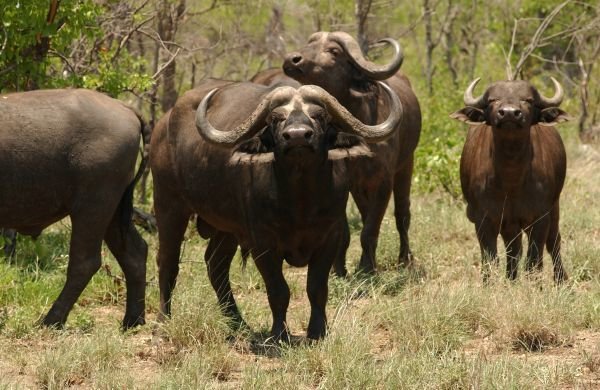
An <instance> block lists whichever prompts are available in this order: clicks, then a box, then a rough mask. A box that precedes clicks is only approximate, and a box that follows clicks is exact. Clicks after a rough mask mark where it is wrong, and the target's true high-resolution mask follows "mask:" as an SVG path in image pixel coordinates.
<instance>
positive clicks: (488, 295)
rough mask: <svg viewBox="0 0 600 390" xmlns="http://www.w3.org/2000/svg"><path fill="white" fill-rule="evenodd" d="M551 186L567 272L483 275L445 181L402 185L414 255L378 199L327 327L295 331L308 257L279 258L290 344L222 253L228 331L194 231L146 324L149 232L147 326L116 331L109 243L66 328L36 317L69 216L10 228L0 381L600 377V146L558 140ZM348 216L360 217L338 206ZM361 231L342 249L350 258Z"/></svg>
mask: <svg viewBox="0 0 600 390" xmlns="http://www.w3.org/2000/svg"><path fill="white" fill-rule="evenodd" d="M569 158H570V160H569V171H568V179H567V183H566V187H565V189H564V191H563V195H562V213H561V214H562V222H561V228H562V234H563V240H564V241H563V257H564V259H565V264H566V267H567V270H568V272H569V275H570V277H571V279H570V281H569V283H568V284H567V285H566V286H564V287H561V288H556V287H554V285H553V283H552V281H551V272H550V269H551V267H550V266H549V263H550V262H549V259H548V255H547V254H546V256H545V260H546V261H545V264H546V268H545V270H544V274H543V278H542V280H541V281H540V280H529V279H527V278H524V277H523V275H521V277H520V278H519V280H518V281H517V282H516V283H508V282H506V281H505V279H504V276H503V271H502V270H503V267H504V265H503V263H501V264H502V265H501V269H499V270H498V274H497V275H495V276H494V277H493V281H492V284H491V285H490V286H489V287H486V288H484V287H482V283H481V277H480V273H479V250H478V246H477V243H476V239H475V235H474V229H473V227H472V225H471V224H470V223H468V221H467V219H466V217H465V215H464V206H463V205H462V204H460V203H457V202H456V201H453V200H451V199H450V197H448V196H445V195H443V194H429V195H419V194H416V195H414V196H413V206H412V212H413V224H412V228H411V238H412V244H413V251H414V253H415V255H416V258H417V260H418V264H419V266H418V268H417V269H416V270H413V271H410V272H409V271H406V270H402V271H398V270H397V269H396V264H395V259H396V256H397V253H398V238H397V233H396V231H395V227H394V226H395V225H394V221H393V218H392V213H391V209H392V208H391V207H390V212H389V213H388V215H387V217H386V219H385V221H384V224H383V227H382V233H381V238H380V241H379V249H378V261H379V265H380V273H379V275H377V276H376V277H373V278H369V279H365V278H352V277H351V278H349V279H347V280H340V279H336V278H333V277H332V279H331V281H330V286H331V288H330V290H331V291H330V298H329V305H328V316H329V321H330V334H329V335H328V337H327V338H326V339H325V340H324V341H322V342H319V343H316V344H309V343H306V341H305V339H304V334H305V329H306V326H307V323H308V315H309V308H308V300H307V298H306V294H305V292H304V291H305V271H306V270H305V269H292V268H287V269H286V277H287V280H288V282H289V284H290V288H291V291H292V302H291V305H290V308H289V317H288V318H289V323H290V327H291V330H292V333H293V334H294V336H295V337H294V338H293V342H292V345H290V346H284V347H281V348H274V347H269V346H268V345H264V343H263V341H264V339H265V337H266V335H267V333H268V330H269V327H270V322H271V315H270V311H269V308H268V304H267V298H266V293H265V290H264V285H263V283H262V280H261V278H260V275H259V274H258V272H257V271H256V269H255V267H254V266H253V265H252V264H251V263H250V264H249V266H248V268H247V270H246V271H245V272H242V270H241V265H240V262H241V261H240V259H239V256H238V257H237V259H236V260H235V261H234V266H233V269H232V279H233V285H234V291H235V294H236V297H237V300H238V303H239V304H240V307H241V310H242V313H243V314H244V316H245V319H246V321H247V322H248V323H249V324H250V326H251V327H252V329H253V331H254V333H251V334H238V335H231V334H230V332H229V331H228V328H227V325H226V324H225V322H224V319H223V317H222V316H221V315H220V314H219V311H218V308H217V305H216V297H215V294H214V292H213V291H212V289H211V287H210V284H209V282H208V279H207V276H206V268H205V265H204V262H203V260H202V259H203V257H202V255H203V250H204V247H205V242H204V241H202V240H201V239H199V238H198V237H197V236H196V235H195V234H193V230H192V229H190V231H189V232H188V236H187V239H186V241H185V248H184V252H183V257H182V259H183V260H182V265H181V273H180V279H179V284H178V287H177V289H176V291H175V297H174V303H173V310H174V315H173V319H172V320H171V321H170V322H167V323H156V322H155V319H156V312H157V307H158V305H157V301H158V298H157V297H158V288H157V284H156V267H155V265H154V263H155V253H156V246H157V239H156V237H155V236H152V235H149V234H146V235H145V238H146V239H147V241H148V242H149V244H150V247H151V250H150V257H149V265H150V266H149V272H148V281H149V283H148V289H147V298H148V319H149V323H148V325H146V326H144V327H142V328H140V329H137V330H134V331H131V332H128V333H125V334H123V333H121V332H120V331H119V321H120V319H121V317H122V315H123V304H124V293H125V291H124V283H123V279H122V277H121V276H120V275H121V272H120V269H119V268H118V266H117V265H116V263H115V262H114V260H113V259H111V258H110V255H109V254H108V251H107V250H106V249H105V250H104V258H105V262H104V266H103V268H102V269H101V270H100V272H98V274H97V275H96V276H95V277H94V279H93V281H92V283H91V284H90V285H89V286H88V288H87V289H86V291H85V292H84V294H83V296H82V297H81V298H80V299H79V301H78V303H77V305H76V306H75V308H74V309H73V311H72V312H71V315H70V317H69V320H68V324H67V328H66V330H63V331H56V330H48V329H40V328H38V327H36V326H35V322H36V321H37V320H38V319H39V318H40V317H41V316H42V315H43V314H44V313H45V312H46V311H47V310H48V308H49V307H50V304H51V303H52V301H53V300H54V299H55V297H56V296H57V294H58V292H59V291H60V288H61V287H62V284H63V282H64V275H65V268H66V261H67V249H68V239H69V228H68V224H67V223H64V222H63V223H59V224H57V225H55V226H53V227H52V228H51V229H48V230H47V231H46V232H45V233H44V234H43V235H42V236H41V237H40V238H39V239H38V241H36V242H34V241H29V240H26V239H22V240H21V242H20V243H19V249H18V252H17V255H16V257H15V259H13V260H11V261H8V260H6V259H0V351H2V352H1V353H0V388H13V387H23V388H36V387H42V388H52V389H55V388H63V387H76V388H94V389H97V388H173V389H175V388H205V387H207V388H261V389H262V388H269V387H271V388H274V387H275V386H277V388H300V389H304V388H306V389H309V388H334V389H336V388H354V389H361V388H389V389H396V388H435V389H437V388H518V389H525V388H544V389H545V388H584V389H585V388H587V389H597V388H600V276H599V275H600V261H599V258H600V186H599V185H598V183H600V169H599V167H600V153H599V152H598V151H597V149H596V150H594V149H593V148H590V147H587V148H584V147H581V146H579V145H577V144H576V143H575V142H572V143H571V145H569ZM350 213H351V214H352V218H351V222H353V226H355V225H356V224H357V223H356V221H357V218H358V216H357V215H356V211H355V209H354V208H352V207H351V206H350ZM359 255H360V245H359V242H358V230H357V228H356V227H355V228H354V231H353V237H352V244H351V248H350V251H349V253H348V258H349V259H350V264H349V268H350V269H351V270H352V269H354V267H355V265H356V262H357V260H358V257H359Z"/></svg>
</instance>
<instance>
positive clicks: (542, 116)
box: [451, 81, 567, 282]
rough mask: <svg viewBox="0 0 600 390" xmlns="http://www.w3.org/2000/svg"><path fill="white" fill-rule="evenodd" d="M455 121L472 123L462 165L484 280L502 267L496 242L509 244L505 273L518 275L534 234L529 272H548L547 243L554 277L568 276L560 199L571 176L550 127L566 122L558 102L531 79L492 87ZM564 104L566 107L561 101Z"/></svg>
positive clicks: (527, 268) (529, 259) (507, 246)
mask: <svg viewBox="0 0 600 390" xmlns="http://www.w3.org/2000/svg"><path fill="white" fill-rule="evenodd" d="M467 95H468V94H465V101H467V102H469V103H471V104H476V105H478V107H473V106H467V107H465V108H463V109H462V110H460V111H457V112H456V113H454V114H452V115H451V117H453V118H455V119H458V120H461V121H464V122H468V123H471V124H472V126H471V127H470V128H469V132H468V134H467V139H466V142H465V146H464V148H463V152H462V156H461V163H460V180H461V185H462V191H463V194H464V196H465V199H466V201H467V216H468V218H469V220H470V221H471V222H473V223H474V224H475V228H476V232H477V238H478V240H479V244H480V247H481V254H482V261H483V267H482V270H483V275H484V280H487V278H488V277H489V264H490V262H493V263H497V262H498V257H497V247H496V245H497V244H496V240H497V237H498V234H500V235H501V236H502V239H503V240H504V243H505V245H506V252H507V268H506V274H507V277H508V278H510V279H515V278H516V277H517V265H518V260H519V258H520V257H521V252H522V244H521V235H522V231H524V232H525V233H526V234H527V236H528V249H527V262H526V265H525V269H526V270H527V271H532V270H534V269H541V268H542V255H543V248H544V246H546V248H547V249H548V252H549V253H550V254H551V256H552V261H553V263H554V279H555V280H556V281H557V282H561V281H563V280H565V279H566V278H567V275H566V273H565V271H564V269H563V265H562V261H561V257H560V232H559V227H558V221H559V196H560V192H561V190H562V187H563V183H564V180H565V172H566V155H565V148H564V146H563V143H562V140H561V138H560V135H559V134H558V132H557V131H556V129H555V128H554V127H553V126H552V124H554V123H558V122H562V121H564V120H566V114H565V113H564V112H563V111H562V110H560V109H559V108H558V105H556V106H553V107H548V106H546V105H545V104H543V102H542V101H541V99H540V95H539V93H538V91H537V90H536V89H535V88H534V87H533V86H532V85H531V84H530V83H528V82H526V81H501V82H496V83H494V84H492V85H491V86H490V87H489V88H488V89H487V90H486V92H485V93H484V94H483V95H482V96H481V97H480V98H478V99H469V98H468V96H467ZM558 104H560V102H559V103H558Z"/></svg>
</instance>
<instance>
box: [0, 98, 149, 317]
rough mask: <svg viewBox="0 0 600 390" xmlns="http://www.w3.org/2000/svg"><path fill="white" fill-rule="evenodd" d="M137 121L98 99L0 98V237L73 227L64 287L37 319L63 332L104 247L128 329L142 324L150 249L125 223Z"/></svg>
mask: <svg viewBox="0 0 600 390" xmlns="http://www.w3.org/2000/svg"><path fill="white" fill-rule="evenodd" d="M146 131H147V129H146V128H145V126H144V124H143V123H142V121H141V119H140V118H139V117H138V116H137V114H136V113H135V112H134V111H132V110H131V109H129V108H127V107H126V106H125V105H123V104H122V103H121V102H119V101H118V100H115V99H112V98H109V97H108V96H106V95H103V94H101V93H98V92H94V91H89V90H81V89H71V90H40V91H32V92H23V93H13V94H8V95H1V96H0V171H1V172H2V185H1V186H0V228H13V229H15V230H17V232H19V233H22V234H27V235H32V236H36V235H38V234H39V233H40V232H41V231H42V230H43V229H44V228H46V227H47V226H49V225H50V224H52V223H54V222H56V221H58V220H60V219H62V218H64V217H66V216H70V218H71V229H72V232H71V244H70V249H69V263H68V268H67V280H66V283H65V286H64V288H63V290H62V292H61V293H60V295H59V296H58V298H57V300H56V301H55V302H54V304H53V305H52V307H51V308H50V311H49V312H48V314H47V315H46V317H45V318H44V319H43V324H45V325H50V326H62V325H63V324H64V323H65V321H66V320H67V315H68V314H69V311H70V310H71V308H72V307H73V304H74V303H75V301H76V300H77V298H78V297H79V295H80V294H81V292H82V291H83V289H84V288H85V286H86V285H87V284H88V282H89V280H90V279H91V277H92V276H93V275H94V273H96V271H97V270H98V269H99V268H100V265H101V263H100V262H101V256H100V249H101V245H102V241H103V240H104V241H106V244H107V245H108V248H109V249H110V251H111V252H112V253H113V254H114V256H115V258H116V259H117V261H118V262H119V264H120V266H121V268H122V269H123V272H124V273H125V278H126V283H127V306H126V310H125V318H124V320H123V326H124V327H125V328H128V327H131V326H134V325H138V324H143V323H144V292H145V286H146V255H147V246H146V243H145V242H144V240H143V239H142V238H141V237H140V236H139V234H138V233H137V231H136V230H135V228H134V227H133V225H132V222H131V213H132V209H133V204H132V197H133V188H134V186H135V183H136V180H137V179H138V177H139V173H140V172H141V169H143V165H145V161H142V167H141V169H140V171H138V174H137V175H136V174H135V165H136V159H137V156H138V154H139V146H140V136H141V135H142V132H146Z"/></svg>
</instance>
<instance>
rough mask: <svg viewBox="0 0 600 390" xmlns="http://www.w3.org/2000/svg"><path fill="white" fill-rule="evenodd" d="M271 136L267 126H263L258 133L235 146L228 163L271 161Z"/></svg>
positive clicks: (272, 143)
mask: <svg viewBox="0 0 600 390" xmlns="http://www.w3.org/2000/svg"><path fill="white" fill-rule="evenodd" d="M274 144H275V143H274V141H273V136H272V134H271V132H270V131H268V127H265V128H264V129H263V130H261V131H260V133H259V134H258V135H257V136H255V137H252V138H250V139H248V140H246V141H244V142H242V143H240V144H239V145H237V146H236V147H235V149H234V150H233V153H232V154H231V158H230V159H229V164H232V165H236V164H251V163H258V162H270V161H273V146H274Z"/></svg>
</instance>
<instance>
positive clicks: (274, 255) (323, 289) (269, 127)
mask: <svg viewBox="0 0 600 390" xmlns="http://www.w3.org/2000/svg"><path fill="white" fill-rule="evenodd" d="M224 83H225V84H227V83H226V82H222V81H217V80H210V81H208V82H207V83H205V84H204V88H196V89H194V90H193V91H190V92H188V93H186V94H185V95H183V96H182V97H181V98H180V99H179V100H178V101H177V103H176V104H175V106H174V107H173V110H172V111H171V114H170V115H169V118H168V119H165V121H166V122H163V125H161V126H157V128H155V133H154V134H153V139H152V147H151V153H150V164H151V166H152V175H153V179H154V207H155V211H156V219H157V225H158V235H159V250H158V257H157V263H158V268H159V287H160V309H161V313H162V315H163V316H169V315H170V314H171V297H172V292H173V289H174V288H175V284H176V280H177V274H178V272H179V259H180V256H179V255H180V248H181V243H182V240H183V235H184V232H185V230H186V227H187V224H188V220H189V218H190V217H191V216H192V215H193V214H196V215H197V227H198V231H199V233H200V234H201V235H202V236H204V237H206V238H209V239H210V241H209V243H208V247H207V249H206V252H205V260H206V263H207V271H208V276H209V279H210V282H211V285H212V286H213V288H214V290H215V292H216V294H217V299H218V302H219V304H220V306H221V309H222V310H223V313H224V314H225V315H226V316H228V317H229V319H231V320H232V321H233V322H234V323H235V325H240V326H241V325H243V324H244V322H243V320H242V317H241V314H240V312H239V310H238V307H237V304H236V302H235V299H234V296H233V292H232V290H231V283H230V281H229V269H230V266H231V261H232V258H233V256H234V254H235V251H236V248H237V245H238V244H239V245H240V246H241V247H242V248H246V250H249V251H250V252H251V254H252V257H253V258H254V260H255V263H256V266H257V268H258V270H259V272H260V273H261V276H262V277H263V279H264V282H265V287H266V290H267V297H268V300H269V305H270V307H271V312H272V314H273V324H272V328H271V336H272V337H273V338H274V339H275V340H282V341H287V340H289V331H288V327H287V320H286V312H287V308H288V305H289V300H290V290H289V287H288V285H287V283H286V281H285V279H284V276H283V272H282V266H283V262H284V261H286V262H287V263H289V264H290V265H292V266H296V267H304V266H308V275H307V288H306V291H307V294H308V298H309V301H310V305H311V315H310V320H309V323H308V330H307V336H308V338H312V339H318V338H321V337H323V336H325V334H326V324H327V321H326V313H325V305H326V302H327V292H328V275H329V272H330V270H331V266H332V263H333V261H334V259H335V258H336V256H337V254H338V252H339V250H340V249H341V245H342V241H341V238H342V237H341V235H342V234H343V231H344V227H343V226H342V225H341V224H342V222H344V221H345V219H344V216H345V210H346V202H347V199H348V193H349V177H348V174H347V171H346V168H345V164H344V163H343V161H339V160H341V159H346V158H354V157H358V158H360V157H359V156H362V155H369V154H370V152H369V150H368V148H367V146H366V143H367V142H379V141H382V140H384V139H386V138H387V137H390V136H391V135H392V134H393V132H394V129H395V128H396V126H397V125H398V122H399V121H401V120H402V106H401V103H400V101H399V99H398V97H397V96H396V95H395V94H394V93H393V91H392V90H391V89H390V88H388V87H386V86H384V87H382V88H383V89H384V90H385V91H386V93H387V95H388V98H389V99H390V101H391V102H392V103H391V106H392V109H391V110H390V113H389V116H388V118H387V119H386V120H385V121H384V122H383V123H381V124H379V125H375V126H368V125H365V124H363V123H361V122H360V121H359V120H358V119H356V118H355V117H353V116H352V115H351V114H350V113H349V112H348V111H347V110H346V109H345V108H344V107H343V106H342V105H340V103H339V102H338V101H337V100H336V99H335V98H333V97H332V96H331V95H329V94H327V93H326V92H325V91H324V90H322V89H321V88H319V87H316V86H303V87H300V88H299V89H295V88H293V87H289V86H285V87H277V86H276V85H275V86H271V87H266V86H262V85H257V84H254V83H237V84H229V85H223V84H224ZM219 84H221V85H219ZM215 87H217V88H219V89H218V90H214V89H213V88H215ZM198 98H201V101H200V102H199V104H198ZM196 107H198V108H197V110H196ZM161 121H162V120H161ZM219 129H221V130H219Z"/></svg>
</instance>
